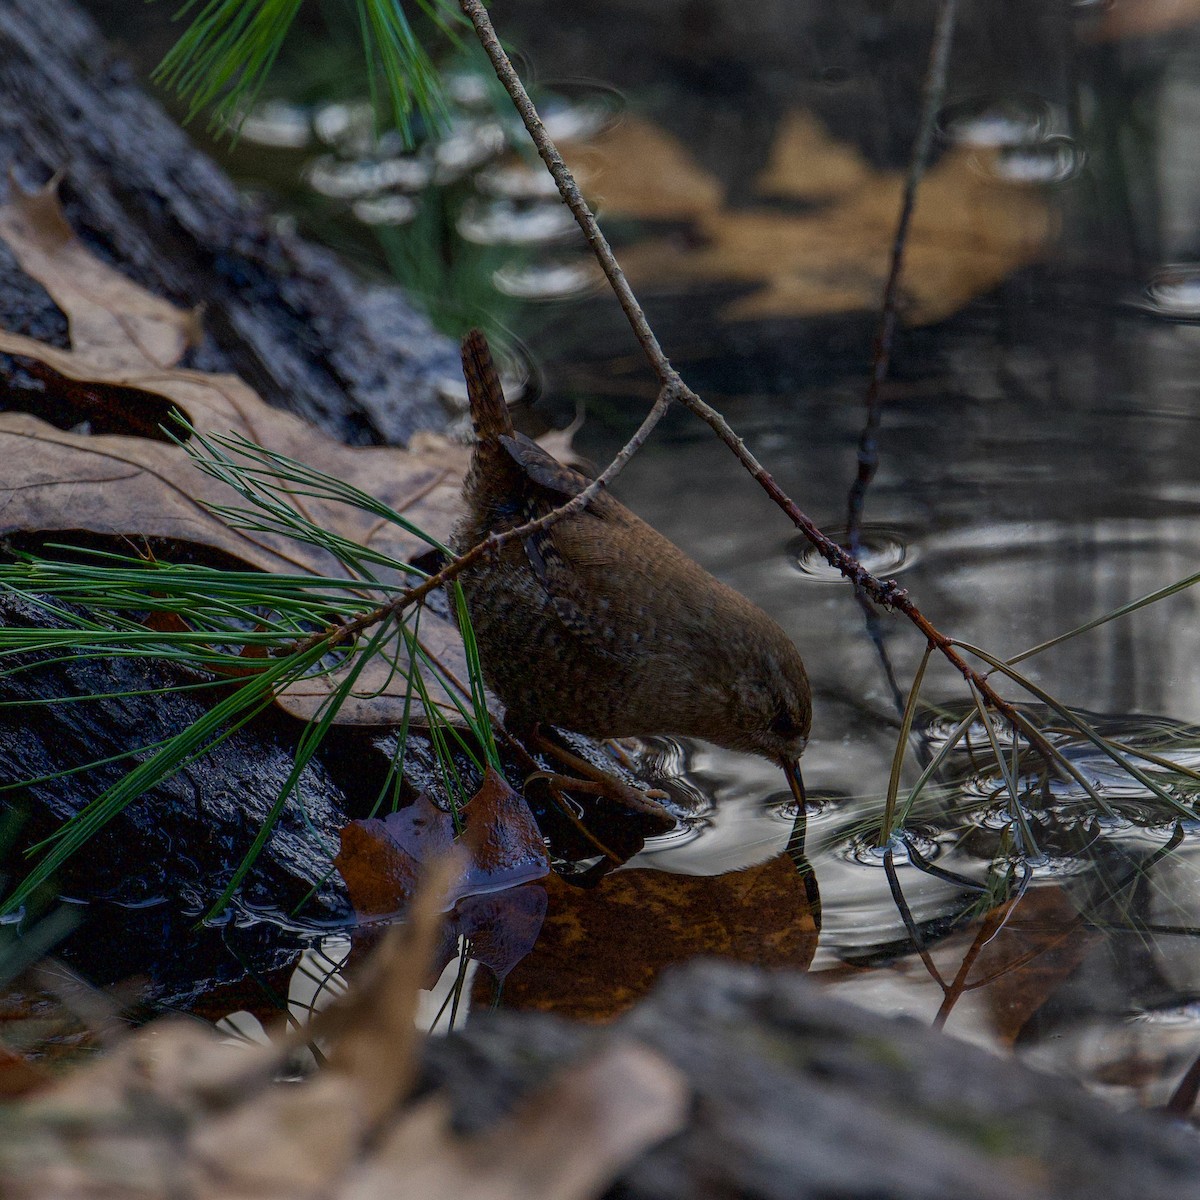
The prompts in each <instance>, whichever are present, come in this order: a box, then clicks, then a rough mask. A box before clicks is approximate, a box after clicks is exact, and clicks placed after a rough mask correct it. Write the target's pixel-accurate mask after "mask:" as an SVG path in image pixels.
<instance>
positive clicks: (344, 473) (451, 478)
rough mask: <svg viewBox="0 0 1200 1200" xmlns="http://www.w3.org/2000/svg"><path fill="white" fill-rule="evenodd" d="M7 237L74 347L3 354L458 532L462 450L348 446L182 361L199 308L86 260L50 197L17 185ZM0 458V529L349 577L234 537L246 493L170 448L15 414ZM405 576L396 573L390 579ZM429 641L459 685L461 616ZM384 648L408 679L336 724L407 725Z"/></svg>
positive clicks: (2, 231)
mask: <svg viewBox="0 0 1200 1200" xmlns="http://www.w3.org/2000/svg"><path fill="white" fill-rule="evenodd" d="M0 237H2V238H3V239H4V241H5V242H6V243H7V244H8V246H9V247H10V249H11V250H12V251H13V253H14V254H15V255H16V256H17V258H18V260H19V261H20V263H21V265H22V267H23V268H24V269H25V270H26V271H27V272H29V273H30V274H31V275H32V276H33V277H34V278H36V279H38V281H39V282H41V283H42V284H43V285H44V286H45V287H46V288H47V289H48V290H49V291H50V293H51V295H52V296H53V298H54V299H55V301H56V302H57V303H58V304H59V306H60V307H61V308H62V309H63V311H64V312H65V313H66V314H67V317H68V320H69V322H70V328H71V336H72V348H71V349H70V350H60V349H57V348H55V347H52V346H48V345H44V344H42V343H40V342H37V341H35V340H33V339H31V338H27V337H23V336H20V335H18V334H13V333H7V332H3V331H0V351H4V352H6V353H9V354H14V355H20V356H23V357H26V358H31V359H34V360H36V361H37V362H38V363H41V364H43V365H44V367H47V368H49V369H50V371H51V372H53V373H55V374H56V375H58V376H60V377H62V378H64V379H66V380H72V381H80V382H86V383H88V384H90V385H98V386H101V387H105V386H107V387H113V388H120V389H123V393H122V401H123V403H124V404H125V405H127V406H129V407H130V408H132V409H134V410H137V409H138V408H139V407H140V408H143V409H146V410H148V411H149V412H150V414H151V415H150V417H149V418H148V419H147V418H146V417H145V416H144V415H143V414H141V413H139V412H138V411H133V412H131V414H130V418H129V424H130V426H131V427H133V428H139V427H144V426H146V425H147V424H149V425H150V427H153V425H154V420H155V416H156V414H157V413H158V412H159V411H160V410H161V409H162V407H163V403H164V401H168V402H169V403H170V404H171V405H173V406H174V407H175V408H176V409H178V410H179V411H180V412H181V413H182V414H183V415H184V416H186V418H187V419H188V420H189V421H190V422H191V424H192V425H193V427H194V428H195V429H196V430H197V431H198V432H200V433H201V434H217V435H222V434H229V433H235V434H241V435H243V436H245V437H247V438H249V439H250V440H252V441H254V442H256V443H258V444H260V445H263V446H267V447H269V448H270V449H271V450H273V451H275V452H278V453H280V454H283V455H286V456H288V457H290V458H294V459H297V460H299V461H301V462H303V463H306V464H307V465H309V466H312V467H315V468H317V469H318V470H320V471H323V472H325V473H326V474H328V475H331V476H333V477H335V478H337V479H340V480H343V481H345V482H347V483H350V484H352V485H354V486H356V487H358V488H360V489H362V490H363V491H365V492H368V493H370V494H371V495H373V496H375V497H377V498H378V499H379V500H381V501H383V502H384V503H385V504H387V505H389V506H390V507H391V508H393V509H394V510H396V511H397V512H399V513H402V514H403V515H404V516H405V517H406V518H408V519H409V520H411V521H412V522H413V523H414V524H415V525H417V526H418V527H419V528H421V529H423V530H424V531H425V532H427V533H428V534H429V535H430V536H431V537H433V538H436V539H438V540H440V541H443V542H444V541H446V540H447V539H448V538H449V536H450V532H451V530H452V528H453V524H454V521H455V520H456V519H457V513H458V510H459V505H460V497H459V492H460V487H461V478H462V470H463V467H464V466H465V455H464V453H463V452H462V450H461V448H458V447H453V446H450V445H449V444H448V443H444V442H443V443H442V444H441V445H439V446H438V448H437V452H436V453H435V452H433V450H432V449H430V450H427V451H426V452H425V453H423V454H416V453H412V452H410V451H405V450H399V449H392V448H386V449H385V448H360V447H348V446H343V445H341V444H340V443H338V442H335V441H333V440H331V439H329V438H327V437H325V436H323V435H322V434H320V433H319V432H317V431H316V430H314V429H313V428H311V427H310V426H308V425H306V424H305V423H304V422H303V421H300V420H299V419H298V418H296V417H293V416H290V415H289V414H287V413H284V412H281V411H279V410H278V409H274V408H271V407H269V406H268V405H266V404H264V403H263V402H262V400H261V399H260V398H259V397H258V396H257V395H256V394H255V393H254V391H253V390H252V389H251V388H249V387H248V386H247V385H246V384H244V383H243V382H242V381H241V380H240V379H238V378H236V377H234V376H232V375H210V374H206V373H204V372H200V371H190V370H183V369H180V368H178V367H176V366H174V364H175V363H176V362H178V360H179V358H180V356H181V355H182V353H183V351H184V349H185V348H186V346H187V342H188V338H189V337H190V335H191V331H192V328H193V326H194V321H195V318H194V316H193V314H191V313H187V312H184V311H183V310H180V309H177V308H175V307H174V306H173V305H170V304H168V303H167V302H166V301H164V300H161V299H160V298H158V297H155V296H152V295H151V294H150V293H148V292H146V291H145V290H144V289H142V288H140V287H138V286H137V285H135V284H133V283H131V282H130V281H129V280H127V279H125V278H124V277H123V276H121V275H120V274H119V273H117V272H116V271H114V270H112V269H111V268H109V267H107V266H105V265H104V264H103V263H100V262H99V261H98V260H97V259H96V258H95V257H94V256H93V255H91V253H90V252H89V251H88V250H87V249H86V247H84V246H83V244H82V243H81V242H80V241H79V240H78V239H77V238H75V237H74V236H73V235H72V234H71V232H70V229H69V226H67V224H66V221H65V219H64V218H63V216H62V213H61V210H60V209H59V207H58V202H57V199H56V198H55V196H54V193H53V189H52V188H48V189H46V190H43V191H42V192H39V193H36V194H35V195H33V196H27V195H24V194H22V193H21V192H20V190H19V189H17V188H16V187H14V188H13V198H12V199H11V200H10V202H9V203H8V204H7V205H5V206H3V207H0ZM43 375H44V376H45V373H44V372H43ZM436 440H437V439H435V438H434V437H433V435H427V436H426V438H425V440H424V444H425V445H426V446H427V447H431V446H432V445H434V444H435V443H436ZM0 461H3V462H4V464H5V477H4V480H3V489H2V490H0V534H4V533H11V532H14V531H37V532H51V531H67V530H83V531H86V532H89V533H93V534H100V535H105V536H109V537H129V538H134V537H141V538H155V539H158V538H161V539H167V540H169V541H172V542H182V543H191V544H195V545H199V546H203V547H208V548H210V549H212V550H216V551H220V552H222V553H224V554H227V555H230V556H232V557H233V558H235V559H237V560H239V561H241V562H243V563H246V564H248V565H250V566H252V567H256V568H259V569H261V570H264V571H277V572H287V573H291V574H297V573H300V574H304V573H307V574H320V575H329V576H333V577H335V578H338V577H345V576H346V571H345V570H344V569H343V568H342V567H340V565H339V564H338V563H337V561H336V560H335V559H334V558H333V557H332V556H331V555H329V554H328V553H326V552H325V551H323V550H320V549H318V548H316V547H313V546H308V545H303V544H300V543H297V542H294V541H292V540H290V539H287V538H285V537H282V536H277V535H273V534H264V533H259V532H254V531H247V530H242V529H235V528H233V527H231V525H230V524H228V523H227V522H225V521H223V520H222V519H220V518H219V517H217V516H216V515H214V513H213V512H212V511H211V507H212V506H213V505H222V504H226V505H227V504H230V503H234V502H236V500H237V498H236V497H235V496H234V495H233V493H232V492H230V490H229V489H228V488H227V487H225V486H224V485H223V484H221V483H219V482H218V481H216V480H213V479H211V478H209V477H208V476H206V475H204V474H202V473H201V472H200V471H198V470H197V469H196V468H195V466H194V465H193V464H192V462H191V460H190V459H189V458H188V456H187V455H186V454H185V452H184V451H183V450H182V449H180V448H179V447H178V446H176V445H173V444H172V443H170V442H166V441H158V440H154V439H151V438H146V437H131V436H125V435H120V434H105V435H98V436H89V435H86V434H83V433H76V432H65V431H63V430H61V429H57V428H54V427H53V426H51V425H48V424H47V423H46V422H44V421H42V420H39V419H38V418H37V417H34V416H31V415H29V414H27V413H20V412H7V413H2V414H0ZM289 503H291V504H292V505H293V507H294V508H295V509H296V510H297V511H298V512H299V513H301V514H303V515H304V516H305V517H306V518H308V519H309V520H311V521H312V522H314V523H315V524H317V525H319V526H320V527H322V528H324V529H328V530H331V531H334V532H336V533H338V534H341V535H342V536H344V537H346V538H349V539H350V540H352V541H354V542H357V543H359V544H360V545H363V546H367V547H370V548H371V549H374V550H378V551H380V552H382V553H384V554H387V555H389V556H390V557H392V558H393V559H395V560H396V561H397V562H400V563H406V562H409V561H411V560H412V559H414V558H416V557H418V556H420V555H421V554H424V553H425V552H426V551H427V550H428V548H429V547H428V545H427V544H426V543H425V542H423V541H421V540H420V539H419V538H416V537H414V536H413V535H412V534H410V533H408V532H407V531H405V530H404V529H402V528H401V527H400V526H398V525H395V524H392V523H391V522H388V521H384V520H381V519H380V518H378V517H375V516H373V515H371V514H368V513H364V512H362V511H361V510H359V509H357V508H353V507H351V506H348V505H343V504H338V503H333V502H329V501H325V500H321V499H314V498H312V497H308V496H293V497H291V498H290V499H289ZM398 577H399V576H398V573H396V572H393V574H392V576H391V579H392V580H393V581H394V580H395V579H397V578H398ZM386 578H387V577H386V576H385V581H386ZM421 642H422V644H423V645H424V646H425V648H426V650H427V651H428V652H429V653H430V655H431V656H432V657H433V658H434V659H435V660H436V661H438V662H439V663H440V664H442V665H443V666H444V667H445V668H446V669H447V671H448V672H449V673H450V674H451V675H452V676H453V677H454V678H457V679H458V680H460V681H465V679H466V661H465V658H464V656H463V652H462V644H461V639H460V638H459V635H458V631H457V629H456V628H455V627H454V625H453V624H452V623H451V622H449V621H447V620H445V619H443V618H442V617H439V616H438V615H437V614H436V613H434V612H431V611H426V612H425V614H424V616H423V618H422V622H421ZM383 649H384V650H385V651H386V652H387V653H389V654H391V655H392V656H393V658H394V659H395V660H396V662H398V663H399V666H400V670H399V671H393V670H392V668H391V666H390V665H389V664H388V663H387V662H386V661H383V660H381V659H377V660H376V661H375V662H374V663H373V664H372V665H371V666H370V667H368V668H367V670H366V671H365V672H364V674H363V676H362V677H361V679H360V680H359V681H358V684H357V686H356V689H355V694H354V695H353V696H351V698H350V699H349V701H348V702H347V703H346V704H345V705H344V706H343V708H342V710H341V712H340V713H339V718H338V719H339V721H341V722H343V723H356V722H358V723H367V724H387V723H398V722H399V721H400V720H401V719H402V718H403V715H404V707H405V704H404V691H405V688H406V682H405V679H404V672H405V671H406V669H407V663H408V654H407V651H406V649H405V647H404V646H403V644H402V643H401V642H400V641H399V639H396V640H393V641H392V642H391V643H390V644H389V645H387V646H385V647H383ZM338 682H339V679H338V676H337V675H333V676H330V677H316V678H313V679H311V680H304V681H302V682H301V683H298V684H296V685H294V686H292V687H291V688H289V689H288V690H287V691H286V692H285V693H283V694H282V695H281V696H280V697H279V701H280V703H281V705H282V706H283V707H284V708H285V709H287V710H288V711H290V712H291V713H292V714H293V715H296V716H299V717H302V718H308V717H311V716H312V715H313V714H314V713H315V712H316V710H317V709H318V708H319V707H320V706H321V704H322V703H323V702H324V701H325V700H326V699H327V697H328V695H329V692H330V690H331V689H332V688H333V687H335V686H336V685H337V683H338ZM430 687H431V690H432V691H433V692H434V695H435V699H436V700H439V701H441V702H443V703H445V704H447V705H448V698H447V697H446V696H445V694H444V692H442V691H441V690H440V689H439V688H438V687H437V685H436V682H435V681H434V680H432V679H431V680H430ZM419 709H420V706H419V705H418V706H416V709H415V715H416V716H417V717H418V718H419V717H420V712H419ZM448 711H449V710H448Z"/></svg>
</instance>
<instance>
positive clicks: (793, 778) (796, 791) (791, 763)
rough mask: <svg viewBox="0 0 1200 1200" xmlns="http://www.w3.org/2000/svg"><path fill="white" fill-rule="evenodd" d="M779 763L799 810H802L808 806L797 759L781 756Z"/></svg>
mask: <svg viewBox="0 0 1200 1200" xmlns="http://www.w3.org/2000/svg"><path fill="white" fill-rule="evenodd" d="M779 765H780V766H781V767H782V768H783V774H784V776H785V777H786V779H787V781H788V787H789V788H791V789H792V795H793V796H795V798H796V803H797V805H799V811H800V812H804V810H805V809H806V808H807V807H808V797H807V796H806V795H805V792H804V779H803V777H802V776H801V774H800V761H799V759H794V758H781V759H780V760H779Z"/></svg>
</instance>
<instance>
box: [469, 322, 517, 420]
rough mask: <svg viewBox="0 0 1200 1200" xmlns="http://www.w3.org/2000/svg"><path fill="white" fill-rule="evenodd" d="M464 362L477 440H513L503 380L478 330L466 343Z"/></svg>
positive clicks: (473, 332)
mask: <svg viewBox="0 0 1200 1200" xmlns="http://www.w3.org/2000/svg"><path fill="white" fill-rule="evenodd" d="M462 362H463V376H464V378H465V379H466V381H467V396H468V398H469V399H470V401H471V421H472V423H473V424H474V426H475V436H476V437H477V438H478V439H479V440H480V441H481V442H483V441H495V440H496V439H497V438H500V437H505V436H507V437H512V436H513V423H512V417H510V416H509V414H508V404H507V402H506V401H505V399H504V389H503V388H502V387H501V386H500V376H499V375H498V374H497V373H496V364H495V363H493V362H492V352H491V350H490V349H489V347H488V343H487V338H485V337H484V336H483V334H482V333H481V332H480V331H479V330H478V329H472V330H471V332H470V333H468V334H467V336H466V337H464V338H463V340H462Z"/></svg>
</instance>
